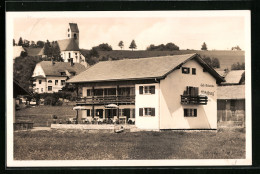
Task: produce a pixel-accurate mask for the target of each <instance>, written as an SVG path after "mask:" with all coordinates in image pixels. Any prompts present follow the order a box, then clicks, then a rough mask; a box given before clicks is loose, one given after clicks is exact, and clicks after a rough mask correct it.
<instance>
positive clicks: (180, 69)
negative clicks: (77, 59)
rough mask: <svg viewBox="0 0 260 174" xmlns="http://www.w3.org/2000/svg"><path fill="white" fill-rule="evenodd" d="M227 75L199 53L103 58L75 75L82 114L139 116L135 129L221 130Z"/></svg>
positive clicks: (122, 116) (131, 118)
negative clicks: (220, 99)
mask: <svg viewBox="0 0 260 174" xmlns="http://www.w3.org/2000/svg"><path fill="white" fill-rule="evenodd" d="M222 81H224V80H223V78H222V77H221V76H220V75H219V74H218V73H217V72H216V71H215V70H214V69H212V68H211V67H210V66H208V65H207V64H206V63H205V62H204V61H203V60H202V59H201V58H200V57H199V55H197V54H187V55H174V56H163V57H153V58H142V59H124V60H118V61H104V62H99V63H97V64H95V65H94V66H92V67H90V68H89V69H87V70H86V71H84V72H82V73H80V74H79V75H77V76H75V77H73V78H71V79H70V80H68V81H67V83H73V84H76V85H77V86H78V89H79V91H78V93H79V95H80V96H79V101H78V103H77V105H79V106H80V105H81V106H84V108H85V109H86V110H83V111H82V112H81V113H82V114H81V116H80V117H82V118H84V117H85V118H87V119H88V118H89V119H91V118H94V117H98V118H102V119H113V118H115V117H117V118H118V119H119V120H120V119H126V120H135V125H136V127H138V128H140V129H146V130H161V129H217V84H219V83H221V82H222Z"/></svg>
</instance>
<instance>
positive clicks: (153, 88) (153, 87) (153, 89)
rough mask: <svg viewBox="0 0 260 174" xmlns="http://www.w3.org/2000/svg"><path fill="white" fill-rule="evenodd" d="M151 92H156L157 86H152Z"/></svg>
mask: <svg viewBox="0 0 260 174" xmlns="http://www.w3.org/2000/svg"><path fill="white" fill-rule="evenodd" d="M150 88H151V94H155V86H151V87H150Z"/></svg>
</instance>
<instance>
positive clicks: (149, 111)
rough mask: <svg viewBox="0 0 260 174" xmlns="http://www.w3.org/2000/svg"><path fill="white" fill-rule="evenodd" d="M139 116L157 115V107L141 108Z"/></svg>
mask: <svg viewBox="0 0 260 174" xmlns="http://www.w3.org/2000/svg"><path fill="white" fill-rule="evenodd" d="M139 116H155V108H139Z"/></svg>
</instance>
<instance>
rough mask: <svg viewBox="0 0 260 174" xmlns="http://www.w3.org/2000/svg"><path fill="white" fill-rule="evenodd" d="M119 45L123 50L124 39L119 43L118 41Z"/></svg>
mask: <svg viewBox="0 0 260 174" xmlns="http://www.w3.org/2000/svg"><path fill="white" fill-rule="evenodd" d="M118 46H119V47H120V48H121V50H122V48H123V47H124V42H123V41H120V42H119V43H118Z"/></svg>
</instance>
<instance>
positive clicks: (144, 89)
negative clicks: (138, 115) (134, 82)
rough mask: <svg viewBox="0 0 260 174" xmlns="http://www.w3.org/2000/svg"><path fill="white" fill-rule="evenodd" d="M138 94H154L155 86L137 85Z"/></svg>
mask: <svg viewBox="0 0 260 174" xmlns="http://www.w3.org/2000/svg"><path fill="white" fill-rule="evenodd" d="M139 94H155V86H139Z"/></svg>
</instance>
